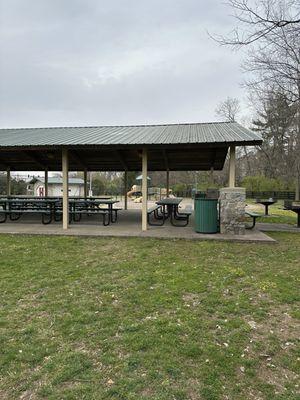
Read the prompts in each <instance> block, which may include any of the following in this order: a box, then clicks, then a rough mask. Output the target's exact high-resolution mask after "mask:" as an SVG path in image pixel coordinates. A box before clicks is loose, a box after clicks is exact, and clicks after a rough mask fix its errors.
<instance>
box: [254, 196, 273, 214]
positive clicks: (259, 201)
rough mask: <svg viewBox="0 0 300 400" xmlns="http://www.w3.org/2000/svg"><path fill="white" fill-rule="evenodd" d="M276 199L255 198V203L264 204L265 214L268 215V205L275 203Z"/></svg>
mask: <svg viewBox="0 0 300 400" xmlns="http://www.w3.org/2000/svg"><path fill="white" fill-rule="evenodd" d="M276 202H277V201H276V200H274V199H268V200H259V199H257V200H256V203H257V204H262V205H263V206H265V215H269V206H271V205H272V204H275V203H276Z"/></svg>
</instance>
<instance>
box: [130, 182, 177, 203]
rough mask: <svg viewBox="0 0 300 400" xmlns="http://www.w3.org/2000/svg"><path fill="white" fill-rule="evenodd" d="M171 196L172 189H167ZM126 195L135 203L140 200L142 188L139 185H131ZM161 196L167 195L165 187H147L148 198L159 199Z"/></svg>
mask: <svg viewBox="0 0 300 400" xmlns="http://www.w3.org/2000/svg"><path fill="white" fill-rule="evenodd" d="M170 195H171V196H172V189H169V196H170ZM127 197H128V198H129V199H131V200H133V201H134V202H135V203H141V202H142V188H141V186H139V185H133V186H132V187H131V189H130V190H129V192H127ZM163 197H167V189H166V188H159V187H150V188H149V189H148V198H149V199H152V198H153V199H154V200H160V199H161V198H163Z"/></svg>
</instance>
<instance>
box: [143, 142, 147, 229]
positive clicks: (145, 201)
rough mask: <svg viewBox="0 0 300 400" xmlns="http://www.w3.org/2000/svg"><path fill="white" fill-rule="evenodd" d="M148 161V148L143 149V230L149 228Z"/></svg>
mask: <svg viewBox="0 0 300 400" xmlns="http://www.w3.org/2000/svg"><path fill="white" fill-rule="evenodd" d="M147 164H148V161H147V149H145V148H144V149H143V156H142V197H143V203H142V231H146V230H147V208H148V207H147V200H148V199H147V198H148V193H147V192H148V190H147V185H148V182H147V175H148V171H147V169H148V165H147Z"/></svg>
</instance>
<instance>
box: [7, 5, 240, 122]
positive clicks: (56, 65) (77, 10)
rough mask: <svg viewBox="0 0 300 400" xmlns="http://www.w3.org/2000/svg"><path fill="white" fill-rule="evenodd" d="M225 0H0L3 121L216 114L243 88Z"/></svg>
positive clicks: (208, 117) (200, 118)
mask: <svg viewBox="0 0 300 400" xmlns="http://www.w3.org/2000/svg"><path fill="white" fill-rule="evenodd" d="M230 13H231V9H230V8H229V7H228V6H227V5H225V4H224V0H110V1H106V0H0V127H40V126H78V125H79V126H85V125H118V124H144V123H145V124H147V123H169V122H170V123H174V122H175V123H176V122H205V121H213V120H216V116H215V108H216V105H217V104H218V103H219V102H220V101H222V100H224V99H225V98H226V97H227V96H231V97H238V98H240V99H241V100H243V98H244V97H245V94H244V92H243V90H242V89H241V88H240V83H241V81H242V79H243V76H242V72H241V69H240V64H241V56H242V55H241V54H240V53H235V52H233V51H232V50H230V49H228V48H224V47H220V46H219V45H218V44H216V43H215V42H214V41H212V40H211V39H210V38H209V36H208V34H207V31H209V32H210V33H218V34H220V33H228V32H229V31H231V30H232V29H233V27H234V23H235V21H234V19H233V18H232V17H230Z"/></svg>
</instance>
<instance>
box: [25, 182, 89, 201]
mask: <svg viewBox="0 0 300 400" xmlns="http://www.w3.org/2000/svg"><path fill="white" fill-rule="evenodd" d="M62 192H63V190H62V178H60V177H49V178H48V196H53V197H60V196H62ZM27 194H28V195H30V196H37V197H43V196H45V179H44V178H40V177H36V178H33V179H31V181H30V182H29V183H28V186H27ZM69 196H74V197H83V196H84V181H83V179H80V178H69Z"/></svg>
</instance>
